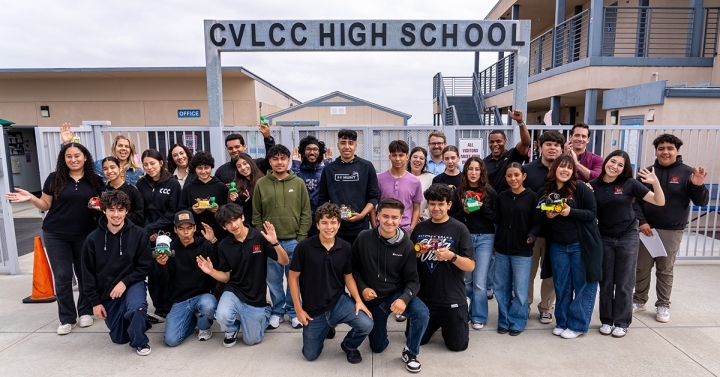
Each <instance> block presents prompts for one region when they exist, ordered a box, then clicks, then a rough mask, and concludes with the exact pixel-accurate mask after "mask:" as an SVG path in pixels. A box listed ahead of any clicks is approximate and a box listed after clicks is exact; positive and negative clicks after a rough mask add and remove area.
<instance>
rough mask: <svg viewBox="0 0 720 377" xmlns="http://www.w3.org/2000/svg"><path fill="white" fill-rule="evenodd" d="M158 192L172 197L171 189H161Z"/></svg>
mask: <svg viewBox="0 0 720 377" xmlns="http://www.w3.org/2000/svg"><path fill="white" fill-rule="evenodd" d="M158 192H159V193H161V194H165V195H170V189H169V188H161V189H160V190H158Z"/></svg>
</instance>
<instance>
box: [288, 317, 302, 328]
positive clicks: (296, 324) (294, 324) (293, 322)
mask: <svg viewBox="0 0 720 377" xmlns="http://www.w3.org/2000/svg"><path fill="white" fill-rule="evenodd" d="M290 324H291V325H292V328H294V329H299V328H302V327H303V324H302V323H300V320H298V319H297V317H294V318H292V319H291V320H290Z"/></svg>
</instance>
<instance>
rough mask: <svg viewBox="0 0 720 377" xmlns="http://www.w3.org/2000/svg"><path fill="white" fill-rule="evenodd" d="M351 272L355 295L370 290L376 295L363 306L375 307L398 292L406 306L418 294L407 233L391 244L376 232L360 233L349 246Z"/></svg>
mask: <svg viewBox="0 0 720 377" xmlns="http://www.w3.org/2000/svg"><path fill="white" fill-rule="evenodd" d="M352 269H353V278H354V279H355V283H356V284H357V288H358V292H360V293H361V294H362V291H363V290H364V289H365V288H371V289H373V290H374V291H375V293H376V294H377V298H375V299H373V300H370V301H366V302H365V304H366V305H367V306H375V305H378V304H380V303H382V302H383V301H385V300H386V299H387V298H388V296H391V295H393V294H394V293H396V292H397V291H399V290H403V294H402V296H400V299H402V300H403V301H405V304H406V305H407V304H408V303H409V302H410V300H412V298H413V297H415V295H417V293H418V291H419V290H420V277H419V276H418V272H417V261H416V260H415V249H414V244H413V242H412V241H411V240H410V237H409V234H408V233H404V234H403V237H402V239H401V240H400V242H398V243H395V244H392V243H390V242H388V240H386V239H385V238H383V237H382V236H380V231H379V230H378V229H377V228H375V229H367V230H363V231H362V232H360V234H359V235H358V236H357V239H356V240H355V242H354V243H353V245H352Z"/></svg>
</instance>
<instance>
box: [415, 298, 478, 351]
mask: <svg viewBox="0 0 720 377" xmlns="http://www.w3.org/2000/svg"><path fill="white" fill-rule="evenodd" d="M428 309H429V310H430V321H429V322H428V326H427V330H425V334H423V337H422V340H420V345H423V344H427V343H428V342H429V341H430V338H431V337H432V336H433V334H434V333H435V331H437V330H438V329H439V328H442V337H443V340H444V341H445V346H447V348H448V349H449V350H450V351H465V350H466V349H467V348H468V343H469V341H470V327H469V326H468V306H467V304H465V305H460V306H458V307H456V308H450V307H439V306H431V305H428Z"/></svg>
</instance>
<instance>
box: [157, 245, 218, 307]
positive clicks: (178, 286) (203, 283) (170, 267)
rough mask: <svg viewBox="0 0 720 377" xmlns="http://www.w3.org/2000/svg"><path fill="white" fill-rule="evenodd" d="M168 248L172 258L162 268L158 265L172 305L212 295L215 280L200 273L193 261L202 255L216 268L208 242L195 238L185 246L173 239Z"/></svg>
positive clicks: (213, 254) (214, 258)
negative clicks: (168, 288)
mask: <svg viewBox="0 0 720 377" xmlns="http://www.w3.org/2000/svg"><path fill="white" fill-rule="evenodd" d="M170 248H171V249H172V250H173V256H172V257H170V258H168V261H167V263H166V264H165V267H164V268H163V267H162V266H159V265H158V267H159V268H160V269H161V271H162V272H161V274H162V275H164V277H165V278H166V279H167V281H168V282H169V284H168V286H169V287H170V302H172V303H173V304H174V303H178V302H183V301H185V300H187V299H190V298H192V297H195V296H199V295H201V294H204V293H213V290H214V289H215V279H213V278H212V277H210V275H208V274H206V273H204V272H202V270H201V269H200V267H198V265H197V260H196V259H195V258H197V256H198V255H202V256H203V257H205V258H210V260H212V261H213V264H214V265H216V266H217V263H218V261H217V258H216V257H215V250H214V249H213V246H212V245H211V244H210V242H209V241H208V240H206V239H205V238H203V237H195V239H194V240H193V243H191V244H190V245H187V246H185V245H183V243H182V242H181V241H180V239H179V238H175V239H174V240H173V241H172V242H171V243H170ZM163 280H164V279H163Z"/></svg>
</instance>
